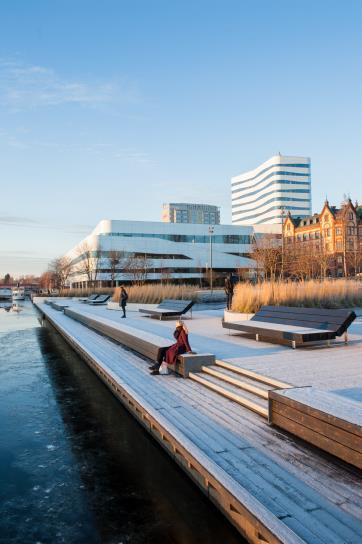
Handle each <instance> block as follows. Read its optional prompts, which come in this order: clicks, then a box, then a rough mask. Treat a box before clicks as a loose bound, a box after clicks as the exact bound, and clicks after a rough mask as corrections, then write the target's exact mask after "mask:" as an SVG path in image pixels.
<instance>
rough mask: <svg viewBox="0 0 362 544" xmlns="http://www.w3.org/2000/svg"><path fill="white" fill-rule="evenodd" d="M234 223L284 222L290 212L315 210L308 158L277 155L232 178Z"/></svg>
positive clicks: (308, 213) (300, 214)
mask: <svg viewBox="0 0 362 544" xmlns="http://www.w3.org/2000/svg"><path fill="white" fill-rule="evenodd" d="M231 200H232V223H233V225H260V224H280V225H281V224H282V223H283V217H284V218H285V216H286V214H287V213H288V212H290V213H291V215H297V216H299V217H307V216H309V215H310V214H311V213H312V199H311V170H310V159H309V158H307V157H290V156H285V155H275V156H274V157H271V158H270V159H269V160H267V161H266V162H264V163H263V164H261V165H260V166H258V167H257V168H255V169H254V170H250V171H249V172H245V173H244V174H240V175H239V176H235V177H233V178H232V179H231Z"/></svg>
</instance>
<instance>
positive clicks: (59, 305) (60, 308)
mask: <svg viewBox="0 0 362 544" xmlns="http://www.w3.org/2000/svg"><path fill="white" fill-rule="evenodd" d="M50 306H51V307H52V308H54V310H58V312H62V311H63V310H64V308H68V306H69V304H68V303H67V302H61V301H59V302H53V301H52V302H51V303H50Z"/></svg>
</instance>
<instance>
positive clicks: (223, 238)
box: [99, 232, 251, 244]
mask: <svg viewBox="0 0 362 544" xmlns="http://www.w3.org/2000/svg"><path fill="white" fill-rule="evenodd" d="M99 236H112V237H113V236H122V237H124V238H158V239H160V240H168V241H169V242H187V243H191V244H208V243H209V242H210V236H209V235H205V236H199V235H193V234H192V235H191V234H161V233H160V234H154V233H153V232H152V233H150V232H139V233H136V232H105V233H100V234H99ZM212 241H213V243H214V244H250V243H251V236H250V235H249V234H214V235H213V236H212Z"/></svg>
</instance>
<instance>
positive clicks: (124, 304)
mask: <svg viewBox="0 0 362 544" xmlns="http://www.w3.org/2000/svg"><path fill="white" fill-rule="evenodd" d="M121 308H122V311H123V315H124V316H125V317H126V303H125V302H121Z"/></svg>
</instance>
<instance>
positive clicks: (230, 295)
mask: <svg viewBox="0 0 362 544" xmlns="http://www.w3.org/2000/svg"><path fill="white" fill-rule="evenodd" d="M232 301H233V293H226V305H227V309H228V310H231V304H232Z"/></svg>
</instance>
